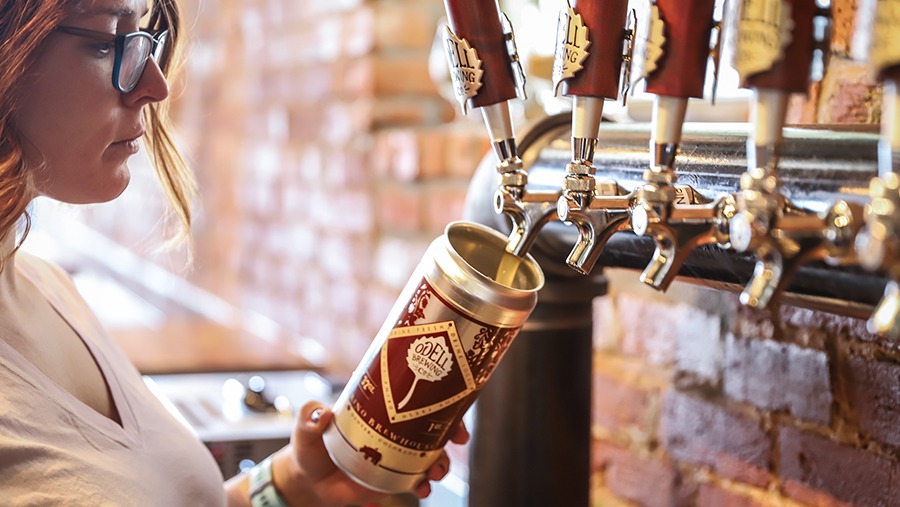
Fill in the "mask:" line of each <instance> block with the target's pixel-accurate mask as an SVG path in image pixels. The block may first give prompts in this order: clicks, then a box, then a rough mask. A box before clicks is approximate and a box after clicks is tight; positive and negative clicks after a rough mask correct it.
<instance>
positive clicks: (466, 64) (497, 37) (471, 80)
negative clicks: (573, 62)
mask: <svg viewBox="0 0 900 507" xmlns="http://www.w3.org/2000/svg"><path fill="white" fill-rule="evenodd" d="M444 7H445V8H446V11H447V18H448V20H449V27H448V29H447V31H446V32H447V33H446V34H445V35H446V38H445V41H444V46H445V49H446V52H447V61H448V64H449V65H450V77H451V79H452V81H453V85H454V89H455V91H456V95H457V100H458V101H459V102H460V105H461V107H462V108H463V112H465V111H466V109H467V108H468V107H473V108H475V107H484V106H489V105H493V104H497V103H500V102H506V101H508V100H510V99H513V98H515V97H517V95H518V92H517V78H516V75H515V73H514V71H513V67H512V63H513V58H512V55H511V54H510V49H509V45H508V40H507V39H508V37H507V35H506V34H504V29H503V23H502V21H501V14H500V7H499V5H498V4H497V1H496V0H487V1H484V0H444Z"/></svg>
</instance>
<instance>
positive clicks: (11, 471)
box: [0, 0, 467, 506]
mask: <svg viewBox="0 0 900 507" xmlns="http://www.w3.org/2000/svg"><path fill="white" fill-rule="evenodd" d="M145 1H146V0H0V107H2V109H0V235H2V236H0V238H2V241H0V243H2V254H0V259H2V269H0V338H2V339H0V406H2V407H3V409H2V411H0V498H2V503H3V505H165V506H174V505H223V504H226V503H227V505H235V506H238V505H251V504H252V505H280V504H283V505H292V506H304V505H342V504H346V503H362V502H366V501H372V500H377V499H378V498H379V497H380V495H379V494H378V493H375V492H372V491H369V490H367V489H365V488H363V487H361V486H359V485H358V484H356V483H355V482H353V481H352V480H351V479H349V478H348V477H347V476H346V475H344V474H343V473H342V472H340V471H339V470H338V469H337V468H336V467H335V465H334V464H333V463H332V461H331V460H330V459H329V457H328V455H327V453H326V451H325V448H324V446H323V444H322V438H321V435H322V432H323V431H324V429H325V427H326V426H327V425H328V424H329V421H330V417H331V414H330V413H329V412H328V411H327V410H326V409H325V408H324V407H322V406H320V405H317V404H309V405H307V406H305V407H303V409H302V410H301V413H300V416H299V418H298V421H297V424H296V427H295V430H294V432H293V436H292V439H291V443H290V445H288V446H287V447H285V448H284V449H282V450H280V451H278V452H277V453H275V454H274V455H273V456H272V457H271V459H270V460H266V461H265V462H264V464H263V465H261V466H258V467H256V468H255V469H254V472H253V473H252V474H241V475H238V476H237V477H235V478H232V479H231V480H229V481H228V482H227V483H226V484H225V486H224V489H223V487H222V477H221V475H220V473H219V471H218V468H217V466H216V464H215V463H214V461H213V459H212V457H211V456H210V455H209V453H208V452H207V451H206V449H205V448H204V447H203V445H202V444H201V443H200V442H198V441H197V440H196V438H194V437H193V436H192V435H190V434H189V433H188V432H187V431H186V430H185V429H184V428H183V427H182V426H180V425H179V424H178V423H177V422H176V421H174V420H173V419H172V418H171V417H170V416H169V415H168V413H167V412H166V411H165V410H164V409H163V408H162V407H161V406H160V405H159V403H158V402H157V400H156V399H155V398H154V397H153V395H152V394H150V393H149V392H148V391H147V389H146V388H145V387H144V385H143V383H142V382H141V379H140V376H139V375H138V373H137V371H136V370H135V369H134V368H133V367H132V366H131V365H130V364H128V361H127V358H126V357H125V356H124V354H122V352H121V351H120V350H119V349H118V348H117V347H116V346H115V345H114V344H113V343H112V342H111V340H110V339H109V338H108V337H107V335H106V334H104V332H103V330H102V329H101V328H100V326H99V323H98V322H97V320H96V319H95V318H94V317H93V316H92V315H91V313H90V311H89V310H88V308H87V306H86V305H85V303H84V302H83V301H82V300H81V299H80V297H79V296H78V294H77V293H76V291H75V289H74V287H73V286H72V284H71V282H70V280H69V279H68V278H67V277H66V275H65V274H64V273H62V272H61V270H60V269H59V268H57V267H55V266H53V265H51V264H49V263H47V262H44V261H41V260H39V259H36V258H34V257H31V256H28V255H26V254H24V253H21V252H17V239H16V227H17V224H19V223H21V222H24V224H25V232H26V233H27V224H28V215H27V212H26V208H27V205H28V203H29V202H30V201H31V200H32V199H33V198H35V197H37V196H41V195H43V196H48V197H51V198H54V199H57V200H60V201H63V202H67V203H95V202H103V201H108V200H111V199H114V198H115V197H117V196H118V195H119V194H120V193H121V192H122V191H123V190H124V189H125V187H126V186H127V184H128V181H129V171H128V167H127V161H128V159H129V157H130V156H131V155H133V154H135V153H136V152H137V151H138V149H139V147H140V144H141V141H142V139H143V142H144V143H145V144H146V146H147V147H148V148H149V150H150V152H151V158H152V160H153V161H154V165H155V167H156V168H157V173H158V176H159V179H160V181H161V183H162V186H163V188H164V190H165V192H166V194H167V196H168V198H169V200H170V202H171V203H172V205H173V208H174V211H175V213H176V215H177V216H178V217H179V218H180V220H181V224H182V226H183V230H184V235H187V231H188V229H189V227H190V223H191V214H190V209H189V203H190V202H191V200H192V198H193V194H194V180H193V178H192V176H191V174H190V172H189V170H188V169H187V168H186V167H185V164H184V162H183V160H182V159H181V157H180V156H179V155H178V153H177V151H176V150H175V148H174V146H173V143H172V141H171V138H170V136H169V133H168V129H167V124H166V109H165V103H164V102H163V101H164V100H165V99H166V97H167V96H168V93H169V91H168V85H167V82H166V74H167V72H168V71H169V69H170V68H172V67H173V65H174V64H175V63H176V60H177V58H176V57H177V51H176V49H177V46H178V42H179V39H180V35H181V32H180V25H179V17H178V10H177V7H176V5H175V3H174V0H156V1H155V3H153V5H152V9H150V12H149V13H148V12H147V10H148V8H147V5H146V4H145ZM142 19H143V20H145V21H146V22H145V23H144V24H141V21H142ZM465 438H467V435H466V434H465V430H464V429H462V428H461V429H460V431H459V433H458V435H457V438H456V439H455V441H457V442H461V441H464V440H465ZM448 465H449V462H448V460H447V458H446V455H445V456H443V457H442V458H441V459H440V460H439V461H438V462H437V463H436V464H435V465H434V466H433V467H432V468H431V469H430V470H429V471H428V473H427V474H426V475H427V478H428V479H431V480H437V479H440V478H441V477H443V475H444V474H445V473H446V471H447V469H448ZM251 482H252V484H251ZM270 483H271V484H270ZM251 490H253V491H252V492H253V499H252V503H251ZM429 492H430V486H429V484H428V482H427V481H423V483H422V484H420V486H419V487H418V489H417V490H416V494H418V495H419V496H426V495H427V494H428V493H429Z"/></svg>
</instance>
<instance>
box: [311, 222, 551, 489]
mask: <svg viewBox="0 0 900 507" xmlns="http://www.w3.org/2000/svg"><path fill="white" fill-rule="evenodd" d="M506 241H507V240H506V237H504V236H503V235H501V234H500V233H498V232H497V231H494V230H493V229H490V228H488V227H485V226H482V225H479V224H475V223H469V222H453V223H451V224H449V225H448V226H447V228H446V230H445V231H444V234H443V235H442V236H440V237H438V238H437V239H435V240H434V242H432V243H431V245H430V246H429V248H428V250H427V251H426V253H425V255H424V257H423V258H422V260H421V262H420V263H419V265H418V267H417V268H416V270H415V272H414V273H413V275H412V277H411V278H410V280H409V282H408V283H407V285H406V287H405V288H404V289H403V292H401V294H400V297H399V298H398V299H397V302H396V303H395V304H394V307H393V309H392V310H391V312H390V314H389V315H388V317H387V320H386V321H385V323H384V325H383V326H382V328H381V330H380V331H379V332H378V334H377V336H376V337H375V339H374V340H373V342H372V345H371V346H370V347H369V349H368V351H367V352H366V355H365V357H364V358H363V360H362V361H361V362H360V363H359V366H358V367H357V369H356V371H355V372H354V373H353V376H352V377H351V379H350V382H349V383H348V384H347V386H346V387H345V389H344V390H343V392H342V393H341V395H340V397H339V398H338V400H337V401H336V403H335V405H334V407H333V411H334V422H333V424H331V425H330V426H329V427H328V429H327V430H326V431H325V434H324V440H325V447H326V448H327V449H328V453H329V454H330V455H331V458H332V459H333V460H334V462H335V463H336V464H337V465H338V467H340V468H341V469H342V470H343V471H344V472H346V473H347V475H349V476H350V477H351V478H353V479H354V480H356V481H357V482H359V483H360V484H362V485H364V486H366V487H368V488H371V489H374V490H378V491H383V492H387V493H397V492H402V491H410V490H412V489H413V488H414V487H415V486H416V485H417V484H418V483H419V482H420V481H421V480H422V479H423V474H424V473H425V472H426V471H427V470H428V468H429V467H430V466H431V465H432V464H433V463H434V462H435V461H436V460H437V459H438V457H439V456H440V454H441V450H442V449H443V447H444V445H445V444H446V443H447V441H448V440H449V438H450V436H451V434H452V433H453V431H454V430H455V428H456V426H457V424H458V423H459V422H460V420H461V419H462V417H463V415H464V414H465V412H466V410H468V408H469V406H470V405H471V404H472V403H473V402H474V401H475V398H476V397H477V396H478V393H479V392H480V390H481V388H482V386H484V383H485V382H487V380H488V378H489V377H490V375H491V372H493V371H494V368H495V367H496V366H497V363H498V362H499V361H500V359H501V358H502V357H503V354H504V352H505V351H506V350H507V348H508V347H509V345H510V343H511V342H512V340H513V338H515V336H516V334H518V332H519V329H520V328H521V327H522V325H523V324H524V323H525V320H526V319H527V318H528V316H529V315H530V314H531V311H532V310H533V309H534V306H535V304H536V303H537V291H538V290H539V289H540V288H541V286H542V285H543V283H544V275H543V273H542V272H541V269H540V267H539V266H538V264H537V262H535V260H534V258H532V257H531V256H530V255H527V254H526V255H525V256H524V257H518V256H516V255H513V254H510V253H507V252H506Z"/></svg>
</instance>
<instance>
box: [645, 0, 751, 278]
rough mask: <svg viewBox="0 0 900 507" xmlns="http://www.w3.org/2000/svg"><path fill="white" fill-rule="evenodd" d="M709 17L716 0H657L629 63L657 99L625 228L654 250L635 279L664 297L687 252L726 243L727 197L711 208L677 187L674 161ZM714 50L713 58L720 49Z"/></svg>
mask: <svg viewBox="0 0 900 507" xmlns="http://www.w3.org/2000/svg"><path fill="white" fill-rule="evenodd" d="M648 2H649V0H648ZM714 10H715V0H656V1H655V2H652V3H648V9H647V14H646V15H645V16H643V17H644V26H643V29H642V30H641V33H640V35H639V37H638V38H639V40H640V41H641V47H642V50H641V51H638V52H637V53H638V56H637V57H636V58H635V61H634V68H635V69H636V72H634V75H635V77H636V78H638V79H644V80H645V82H646V89H647V91H648V92H650V93H653V94H655V98H654V103H653V115H652V126H651V139H650V156H651V161H650V167H649V169H647V170H646V171H645V172H644V175H643V179H644V185H643V186H642V187H641V188H640V189H639V190H638V192H637V197H636V200H635V205H634V207H633V208H632V210H631V226H632V230H633V231H634V232H635V234H637V235H639V236H649V237H651V238H653V240H654V242H655V244H656V249H655V251H654V253H653V257H652V259H651V262H650V264H649V265H648V266H647V268H646V269H645V270H644V272H643V273H641V277H640V279H641V281H642V282H644V283H646V284H648V285H650V286H652V287H654V288H656V289H659V290H663V291H664V290H666V289H667V288H668V286H669V284H670V283H671V282H672V280H673V279H674V278H675V275H677V273H678V269H679V267H680V266H681V265H682V264H683V263H684V260H685V258H686V257H687V255H688V254H689V253H690V251H691V250H693V249H694V248H696V247H698V246H700V245H703V244H710V243H719V244H721V245H727V244H728V221H729V219H730V217H731V215H733V212H734V202H733V198H732V197H731V196H722V197H719V198H717V199H716V200H714V201H710V200H707V199H703V198H702V197H700V196H699V194H697V193H695V192H694V191H693V190H692V189H691V188H690V187H684V186H681V187H678V186H676V182H677V176H676V173H675V159H676V154H677V152H678V146H679V144H680V142H681V131H682V126H683V124H684V119H685V115H686V113H687V107H688V99H689V98H692V97H694V98H702V97H703V90H704V85H705V81H706V74H707V72H706V69H707V62H708V60H709V57H710V54H711V48H710V38H711V35H712V30H713V28H716V27H717V23H716V22H715V20H714V19H713V13H714ZM718 29H719V30H721V27H718ZM720 39H721V38H720ZM644 48H646V49H644ZM713 51H714V52H715V53H716V54H718V48H714V49H713ZM716 69H717V70H718V66H716Z"/></svg>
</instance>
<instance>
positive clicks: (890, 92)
mask: <svg viewBox="0 0 900 507" xmlns="http://www.w3.org/2000/svg"><path fill="white" fill-rule="evenodd" d="M881 107H882V111H881V138H882V139H885V140H886V141H887V143H888V144H889V145H890V147H891V149H892V150H893V151H894V152H895V153H896V152H900V95H898V94H897V81H895V80H893V79H886V80H885V81H884V98H883V99H882V106H881Z"/></svg>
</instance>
